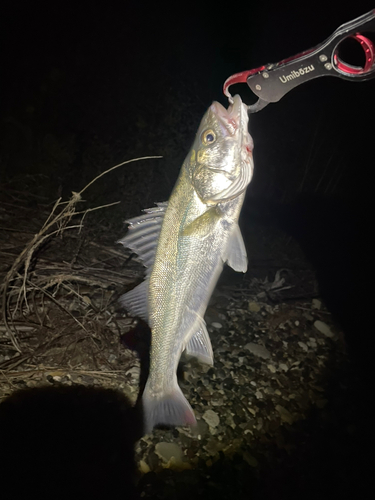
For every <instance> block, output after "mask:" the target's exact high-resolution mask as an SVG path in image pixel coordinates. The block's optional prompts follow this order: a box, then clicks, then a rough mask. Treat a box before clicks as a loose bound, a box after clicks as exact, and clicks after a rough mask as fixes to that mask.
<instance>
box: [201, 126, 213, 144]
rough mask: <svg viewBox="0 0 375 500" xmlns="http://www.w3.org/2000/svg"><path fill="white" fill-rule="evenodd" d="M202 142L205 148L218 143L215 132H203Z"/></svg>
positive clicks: (209, 130)
mask: <svg viewBox="0 0 375 500" xmlns="http://www.w3.org/2000/svg"><path fill="white" fill-rule="evenodd" d="M201 138H202V142H203V144H204V145H205V146H208V145H209V144H212V143H213V142H215V141H216V134H215V132H214V131H213V130H211V129H208V130H205V131H204V132H202V136H201Z"/></svg>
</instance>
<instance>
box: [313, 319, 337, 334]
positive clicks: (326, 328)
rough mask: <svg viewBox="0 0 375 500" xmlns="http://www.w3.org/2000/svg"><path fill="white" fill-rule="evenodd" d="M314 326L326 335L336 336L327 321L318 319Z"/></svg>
mask: <svg viewBox="0 0 375 500" xmlns="http://www.w3.org/2000/svg"><path fill="white" fill-rule="evenodd" d="M314 326H315V328H316V329H317V330H318V331H319V332H320V333H322V334H323V335H325V336H326V337H329V338H332V337H333V336H334V335H333V333H332V330H331V328H330V327H329V326H328V325H327V323H324V322H323V321H320V320H319V319H318V320H316V321H315V322H314Z"/></svg>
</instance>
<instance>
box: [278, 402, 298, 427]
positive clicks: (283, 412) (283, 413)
mask: <svg viewBox="0 0 375 500" xmlns="http://www.w3.org/2000/svg"><path fill="white" fill-rule="evenodd" d="M275 408H276V410H277V411H278V412H279V414H280V417H281V420H282V421H283V422H286V423H287V424H292V423H293V422H294V418H293V415H292V414H291V413H290V412H289V411H288V410H287V409H286V408H284V407H283V406H281V405H276V407H275Z"/></svg>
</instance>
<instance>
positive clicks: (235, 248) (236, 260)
mask: <svg viewBox="0 0 375 500" xmlns="http://www.w3.org/2000/svg"><path fill="white" fill-rule="evenodd" d="M223 260H224V262H226V263H227V264H228V266H230V267H231V268H232V269H234V270H235V271H238V272H242V273H246V271H247V254H246V248H245V243H244V241H243V238H242V235H241V231H240V228H239V227H238V225H235V227H234V229H233V232H232V234H231V236H230V238H229V241H228V246H227V248H226V252H225V255H224V256H223Z"/></svg>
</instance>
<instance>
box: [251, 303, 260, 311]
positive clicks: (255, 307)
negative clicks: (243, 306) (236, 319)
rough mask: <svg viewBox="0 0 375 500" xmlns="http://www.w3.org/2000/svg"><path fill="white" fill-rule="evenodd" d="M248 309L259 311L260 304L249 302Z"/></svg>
mask: <svg viewBox="0 0 375 500" xmlns="http://www.w3.org/2000/svg"><path fill="white" fill-rule="evenodd" d="M248 307H249V311H251V312H259V311H260V305H259V304H258V303H257V302H249V306H248Z"/></svg>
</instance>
